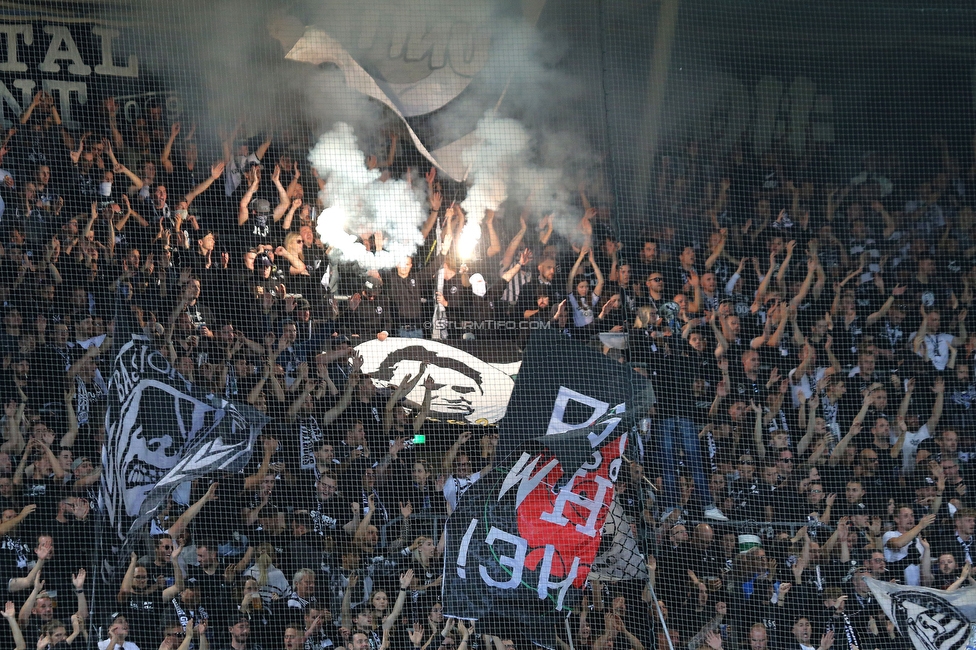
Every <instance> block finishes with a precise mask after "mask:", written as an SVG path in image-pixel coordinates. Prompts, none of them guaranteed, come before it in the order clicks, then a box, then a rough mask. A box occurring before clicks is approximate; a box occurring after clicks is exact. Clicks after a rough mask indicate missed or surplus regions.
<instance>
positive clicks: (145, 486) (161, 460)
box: [101, 335, 267, 553]
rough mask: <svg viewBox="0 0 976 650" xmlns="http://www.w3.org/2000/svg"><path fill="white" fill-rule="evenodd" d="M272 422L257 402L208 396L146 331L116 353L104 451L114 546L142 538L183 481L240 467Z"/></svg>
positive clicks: (104, 477)
mask: <svg viewBox="0 0 976 650" xmlns="http://www.w3.org/2000/svg"><path fill="white" fill-rule="evenodd" d="M266 422H267V418H265V417H264V416H263V415H262V414H261V413H259V412H258V411H257V410H255V409H253V408H251V407H250V406H246V405H245V406H239V405H237V404H233V403H231V402H227V401H226V400H223V399H221V398H219V397H213V396H209V395H204V394H203V393H202V392H201V391H199V390H198V389H196V388H195V387H194V386H193V385H192V384H191V383H190V382H189V381H187V380H186V379H184V378H183V376H182V375H180V374H179V373H178V372H177V371H176V369H175V368H173V366H172V365H170V363H169V361H168V360H167V359H166V357H164V356H163V355H162V354H161V353H160V352H159V351H158V350H157V349H156V347H155V346H154V345H153V343H152V341H150V340H149V339H147V338H146V337H144V336H141V335H133V336H132V338H131V340H130V341H128V342H127V343H125V344H123V345H122V346H121V347H120V349H119V351H118V354H117V355H116V357H115V363H114V366H113V369H112V377H111V380H110V381H109V396H108V409H107V411H106V414H105V435H106V441H105V447H104V449H103V451H102V467H103V472H102V486H101V492H102V495H101V496H102V509H103V511H104V513H105V515H106V516H107V518H108V522H109V525H110V527H111V540H112V541H111V544H110V546H111V549H110V550H112V551H114V552H116V553H117V552H118V551H119V550H120V549H122V548H123V547H124V546H125V545H126V544H127V543H128V544H132V543H133V542H138V541H140V539H141V538H140V537H139V533H140V532H142V531H143V530H145V529H146V527H147V524H148V523H149V521H150V520H151V519H152V516H153V514H154V512H155V510H156V509H157V508H158V507H159V506H160V505H161V504H163V503H164V502H165V500H166V499H167V497H168V496H169V495H170V493H171V492H173V490H174V489H176V488H177V487H178V486H181V485H184V486H186V487H188V485H189V481H192V480H194V479H197V478H202V477H206V476H210V475H214V474H216V473H218V472H237V471H239V470H241V469H242V468H243V467H244V466H245V465H246V464H247V462H248V460H249V459H250V457H251V449H252V447H253V444H254V440H255V438H256V437H257V435H258V433H259V432H260V431H261V428H262V427H263V426H264V425H265V423H266Z"/></svg>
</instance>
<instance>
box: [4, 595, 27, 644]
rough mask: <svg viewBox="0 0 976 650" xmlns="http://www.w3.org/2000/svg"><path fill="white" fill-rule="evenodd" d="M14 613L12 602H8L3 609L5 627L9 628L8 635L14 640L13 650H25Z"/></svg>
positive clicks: (22, 636) (22, 635)
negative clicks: (5, 620)
mask: <svg viewBox="0 0 976 650" xmlns="http://www.w3.org/2000/svg"><path fill="white" fill-rule="evenodd" d="M16 611H17V609H16V607H15V606H14V604H13V602H11V601H9V600H8V601H7V605H6V606H5V607H4V608H3V617H4V618H5V619H7V625H9V626H10V635H11V636H12V637H13V639H14V650H27V643H26V642H24V634H23V633H22V632H21V630H20V625H18V624H17V616H16Z"/></svg>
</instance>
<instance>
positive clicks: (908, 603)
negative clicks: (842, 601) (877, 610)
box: [864, 578, 976, 650]
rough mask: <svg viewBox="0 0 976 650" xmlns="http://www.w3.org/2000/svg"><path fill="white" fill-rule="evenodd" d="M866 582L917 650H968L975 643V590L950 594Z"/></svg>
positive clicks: (879, 602) (899, 631)
mask: <svg viewBox="0 0 976 650" xmlns="http://www.w3.org/2000/svg"><path fill="white" fill-rule="evenodd" d="M864 581H865V583H867V585H868V587H870V588H871V593H873V594H874V597H875V598H876V599H877V600H878V604H879V605H881V609H883V610H884V613H885V614H886V615H887V616H888V618H890V619H891V621H892V622H893V623H894V624H895V629H896V630H897V632H898V634H900V635H901V636H903V637H907V638H909V639H911V641H912V643H913V644H914V645H915V648H917V650H966V648H971V647H973V646H974V644H976V623H974V621H976V587H968V588H964V589H960V590H958V591H951V592H950V591H941V590H939V589H929V588H927V587H909V586H905V585H896V584H891V583H890V582H881V581H879V580H875V579H873V578H865V579H864Z"/></svg>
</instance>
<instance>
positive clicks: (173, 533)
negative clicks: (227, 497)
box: [166, 482, 217, 539]
mask: <svg viewBox="0 0 976 650" xmlns="http://www.w3.org/2000/svg"><path fill="white" fill-rule="evenodd" d="M216 499H217V483H216V482H214V483H211V484H210V487H209V488H207V492H206V494H204V495H203V496H202V497H200V498H199V499H198V500H197V502H196V503H194V504H193V505H191V506H190V507H189V508H187V509H186V511H185V512H184V513H183V514H182V515H180V517H179V519H177V520H176V523H174V524H173V525H172V526H170V528H169V530H167V531H166V534H168V535H169V536H170V537H172V538H173V539H179V537H180V535H181V534H183V531H184V530H186V527H187V526H189V525H190V522H191V521H193V518H194V517H196V516H197V515H198V514H200V510H202V509H203V506H205V505H206V504H207V503H209V502H211V501H214V500H216Z"/></svg>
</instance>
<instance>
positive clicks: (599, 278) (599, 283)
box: [590, 248, 603, 298]
mask: <svg viewBox="0 0 976 650" xmlns="http://www.w3.org/2000/svg"><path fill="white" fill-rule="evenodd" d="M590 265H592V266H593V273H595V274H596V289H594V290H593V295H595V296H597V297H599V298H602V297H603V272H602V271H601V270H600V267H599V266H597V263H596V259H594V258H593V249H592V248H591V249H590Z"/></svg>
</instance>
